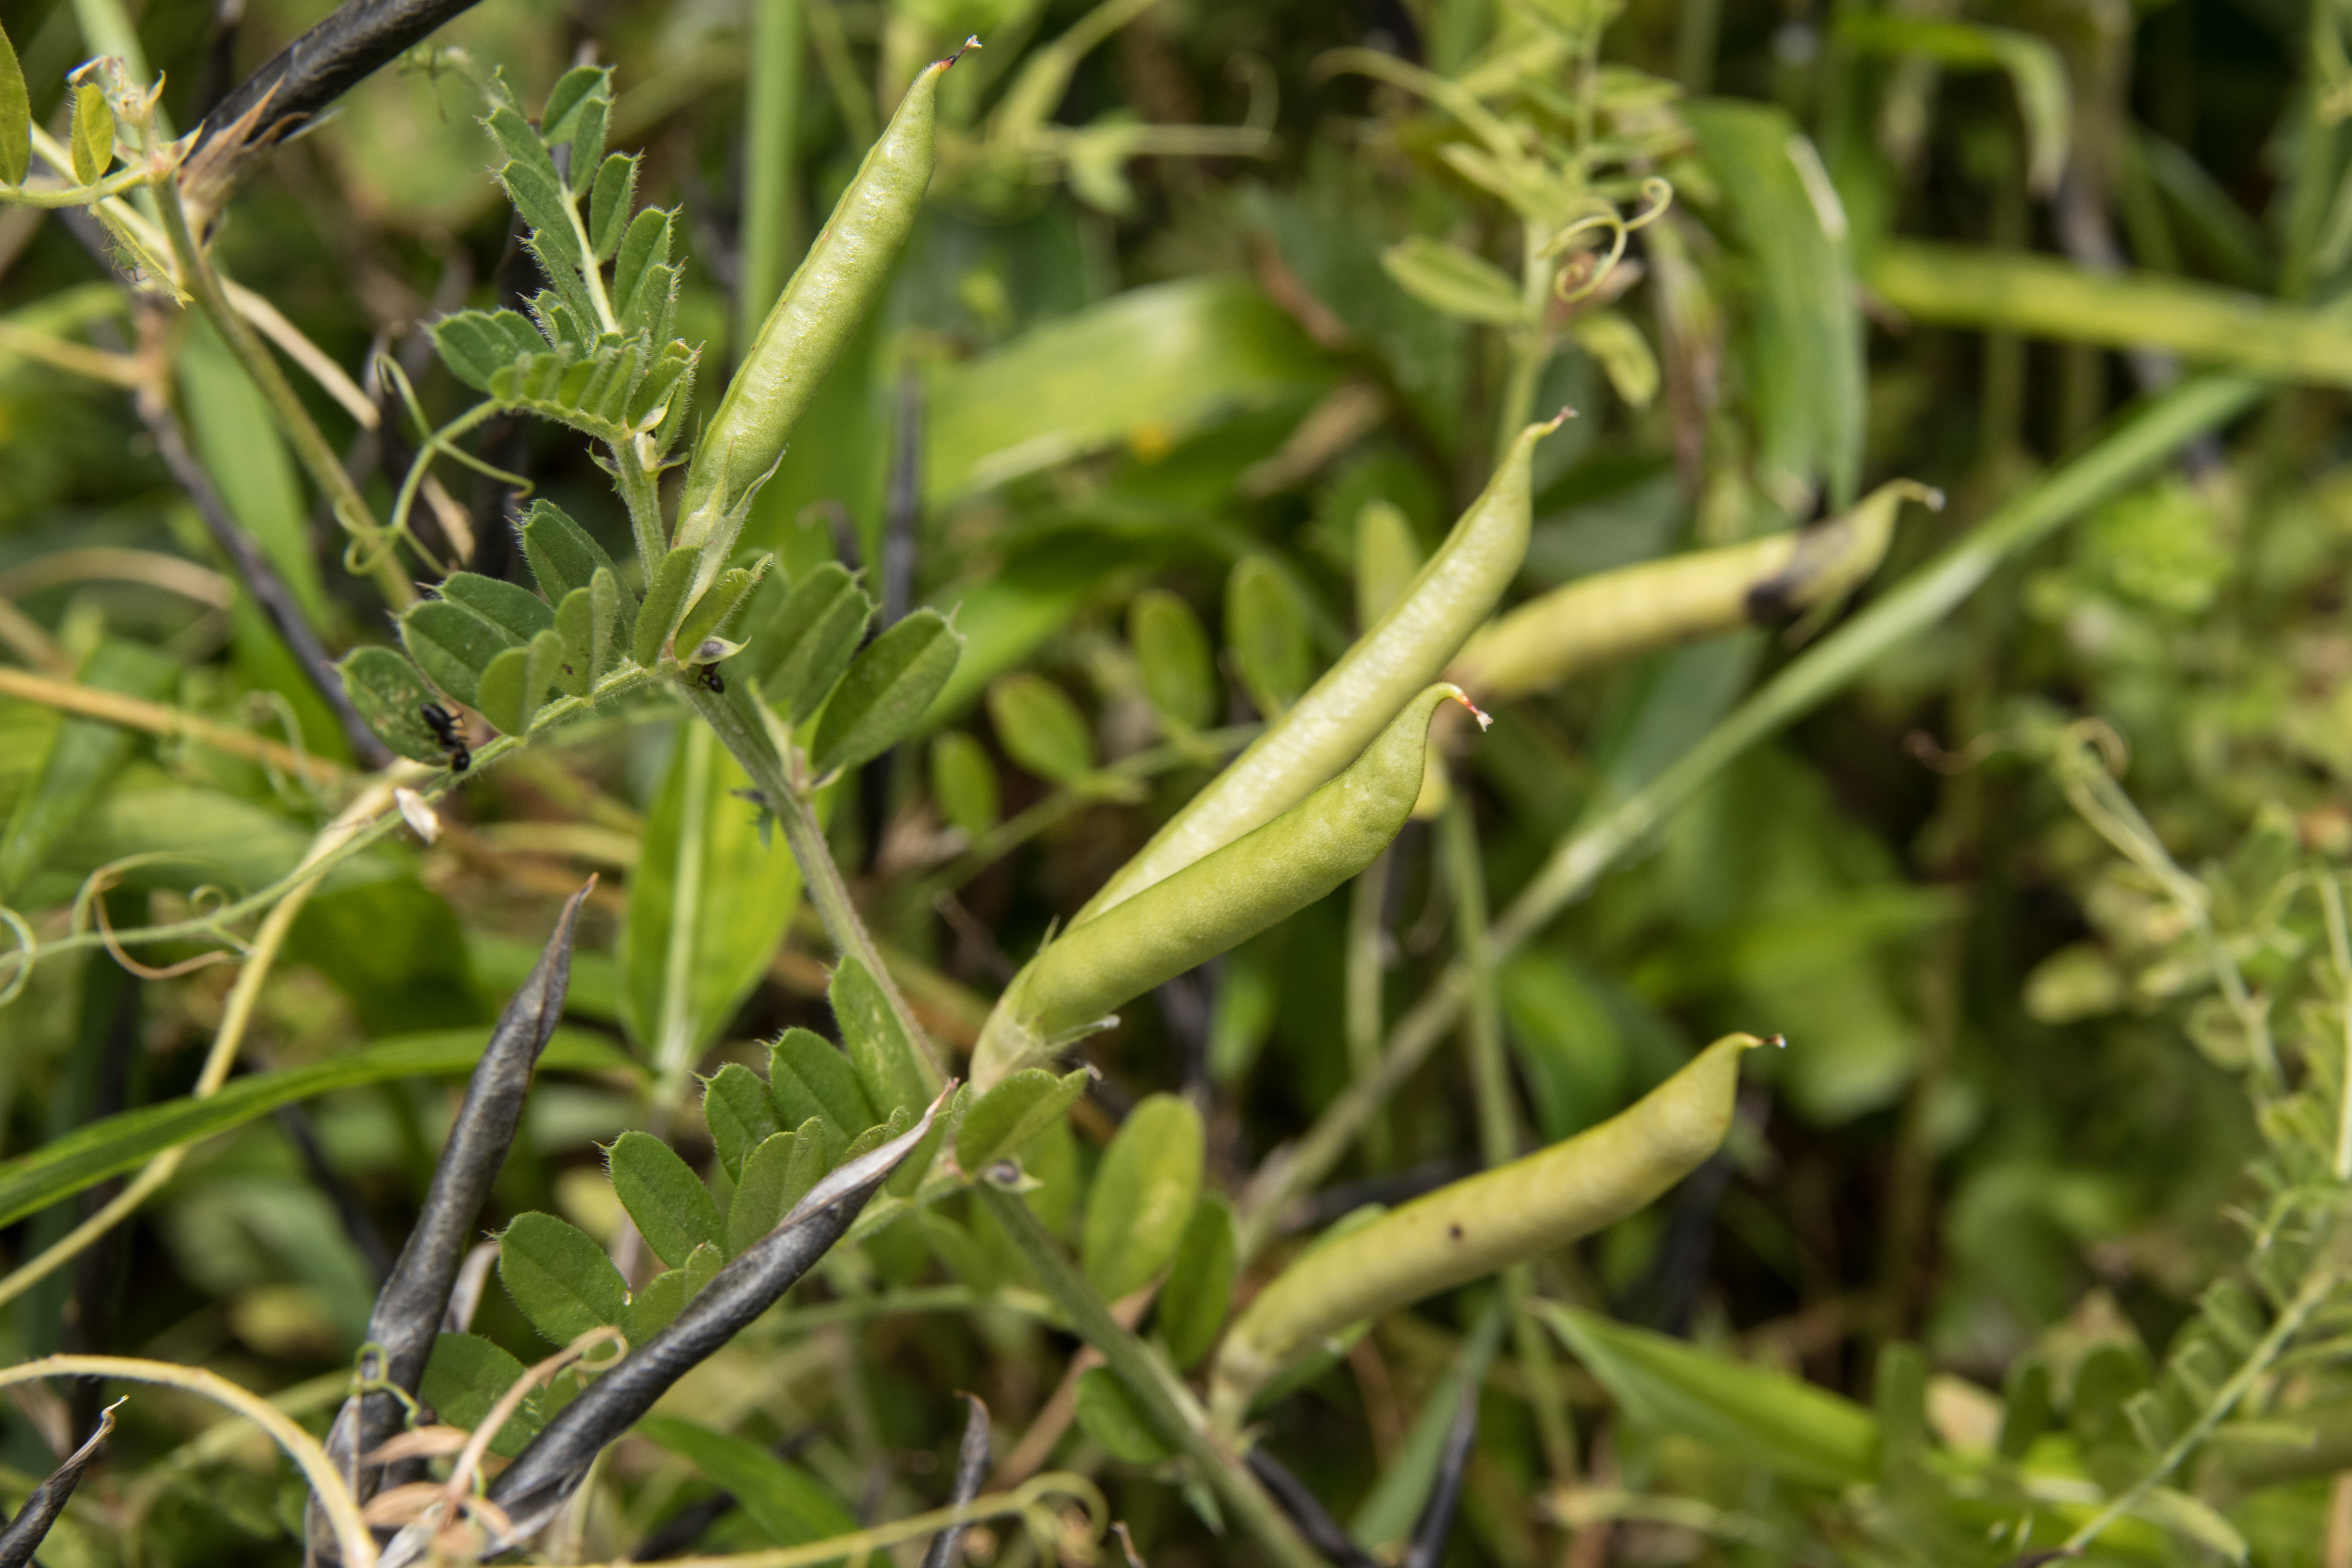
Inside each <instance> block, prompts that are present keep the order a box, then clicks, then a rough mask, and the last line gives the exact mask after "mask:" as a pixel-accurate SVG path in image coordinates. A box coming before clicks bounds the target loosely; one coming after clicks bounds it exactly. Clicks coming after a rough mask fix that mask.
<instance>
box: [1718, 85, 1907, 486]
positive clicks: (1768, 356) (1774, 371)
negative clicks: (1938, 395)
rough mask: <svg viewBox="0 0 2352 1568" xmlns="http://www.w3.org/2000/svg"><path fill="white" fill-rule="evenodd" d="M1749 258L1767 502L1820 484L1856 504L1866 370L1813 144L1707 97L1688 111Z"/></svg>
mask: <svg viewBox="0 0 2352 1568" xmlns="http://www.w3.org/2000/svg"><path fill="white" fill-rule="evenodd" d="M1683 112H1684V116H1685V118H1686V119H1687V120H1689V121H1690V126H1691V129H1692V130H1693V131H1696V133H1697V135H1698V144H1699V148H1700V151H1701V152H1704V153H1705V154H1706V161H1707V162H1708V164H1709V165H1710V166H1711V167H1712V168H1713V169H1714V171H1715V174H1716V178H1717V181H1718V182H1719V183H1721V185H1722V188H1723V193H1724V196H1725V199H1726V200H1727V203H1728V204H1729V205H1730V208H1731V212H1732V214H1733V216H1734V217H1735V218H1736V219H1737V220H1738V228H1739V232H1740V235H1741V237H1742V238H1743V240H1744V241H1745V243H1746V245H1747V247H1748V252H1749V254H1750V255H1752V256H1754V257H1755V258H1756V270H1755V276H1756V277H1757V278H1758V279H1759V282H1760V284H1761V287H1759V290H1758V292H1757V296H1756V307H1755V319H1754V323H1753V328H1754V339H1753V343H1752V349H1751V352H1750V353H1749V355H1748V359H1747V361H1746V362H1747V364H1748V366H1749V367H1750V371H1751V373H1752V374H1753V375H1754V376H1755V377H1756V378H1757V385H1756V402H1757V405H1758V417H1759V423H1760V424H1761V426H1762V430H1761V434H1762V442H1763V450H1762V453H1761V456H1762V458H1763V462H1764V465H1765V467H1766V469H1767V470H1768V483H1769V487H1770V488H1771V489H1772V490H1773V491H1774V495H1773V499H1774V500H1775V501H1777V502H1779V503H1780V506H1781V507H1782V508H1783V509H1784V510H1788V511H1790V512H1798V511H1802V510H1804V509H1806V508H1805V507H1802V506H1801V505H1799V504H1797V503H1801V501H1802V500H1803V499H1804V497H1805V496H1806V495H1807V493H1809V492H1810V491H1811V487H1812V486H1813V484H1814V483H1815V481H1816V479H1817V478H1819V477H1820V476H1824V475H1825V476H1827V478H1828V482H1829V493H1830V504H1831V505H1832V506H1833V507H1836V508H1837V509H1839V510H1840V511H1843V510H1844V509H1845V508H1846V507H1849V506H1852V505H1853V498H1854V493H1855V489H1856V487H1857V486H1859V484H1860V483H1861V477H1862V442H1863V434H1864V432H1863V415H1864V397H1865V388H1866V371H1865V370H1864V363H1863V340H1862V318H1861V315H1860V312H1859V310H1858V309H1857V308H1856V306H1855V304H1854V279H1853V265H1852V262H1851V259H1850V257H1849V256H1848V255H1847V249H1846V233H1845V214H1844V212H1843V209H1842V208H1841V207H1840V206H1839V205H1838V199H1837V193H1836V192H1835V191H1834V190H1833V189H1832V188H1831V185H1830V183H1829V176H1828V175H1827V174H1826V173H1825V172H1822V163H1821V158H1820V155H1819V154H1818V153H1816V152H1814V151H1813V145H1812V143H1811V142H1810V141H1806V140H1805V139H1804V137H1803V136H1802V135H1801V133H1800V132H1799V131H1798V130H1797V127H1796V124H1795V122H1794V121H1792V120H1790V118H1789V116H1788V114H1787V113H1786V112H1785V111H1784V110H1780V109H1778V108H1774V107H1772V106H1769V105H1766V104H1757V103H1735V102H1732V101H1730V100H1728V99H1705V100H1703V101H1700V102H1696V103H1692V104H1688V105H1685V108H1684V110H1683Z"/></svg>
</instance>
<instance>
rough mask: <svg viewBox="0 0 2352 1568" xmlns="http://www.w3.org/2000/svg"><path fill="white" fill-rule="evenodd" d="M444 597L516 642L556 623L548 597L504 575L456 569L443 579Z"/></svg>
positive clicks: (525, 640) (523, 640)
mask: <svg viewBox="0 0 2352 1568" xmlns="http://www.w3.org/2000/svg"><path fill="white" fill-rule="evenodd" d="M441 597H442V598H443V599H444V600H446V601H448V602H450V603H452V604H460V605H463V606H465V608H467V610H470V611H472V612H474V613H475V614H477V615H478V616H480V617H481V618H482V619H483V620H485V621H487V622H489V623H490V624H491V625H493V626H496V627H497V628H499V631H501V632H504V633H505V634H506V636H507V638H508V639H509V641H510V642H513V643H529V642H530V640H531V639H532V638H533V637H536V636H538V635H539V634H540V633H541V632H545V631H547V630H549V629H551V627H553V626H554V624H555V612H554V611H553V610H551V608H549V606H548V603H547V601H545V600H543V599H541V598H540V596H539V595H538V594H536V593H533V592H532V591H530V590H529V589H528V588H518V587H516V586H515V585H514V584H513V583H511V582H509V581H507V580H505V579H503V578H497V577H484V576H482V575H481V574H480V573H479V572H472V571H453V572H451V573H450V574H449V575H448V576H447V577H445V578H443V579H442V580H441Z"/></svg>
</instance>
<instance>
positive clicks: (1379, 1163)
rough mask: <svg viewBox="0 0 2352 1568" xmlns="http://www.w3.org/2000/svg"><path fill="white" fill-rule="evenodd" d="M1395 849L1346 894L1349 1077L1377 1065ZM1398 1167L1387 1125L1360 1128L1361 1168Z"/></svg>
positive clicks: (1377, 1122) (1382, 1120)
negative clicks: (1385, 921) (1384, 923)
mask: <svg viewBox="0 0 2352 1568" xmlns="http://www.w3.org/2000/svg"><path fill="white" fill-rule="evenodd" d="M1395 859H1396V848H1395V846H1394V845H1391V846H1390V847H1389V848H1387V849H1385V850H1382V851H1381V854H1380V858H1379V859H1378V860H1375V861H1374V862H1372V863H1371V864H1370V865H1368V866H1366V867H1365V868H1364V870H1363V873H1362V874H1361V875H1360V876H1358V877H1357V878H1356V880H1355V882H1354V883H1352V884H1351V885H1350V886H1349V889H1348V973H1347V995H1346V997H1345V998H1343V1006H1344V1008H1345V1009H1346V1014H1347V1017H1346V1023H1347V1031H1348V1071H1349V1074H1350V1075H1351V1076H1353V1077H1356V1078H1362V1077H1365V1076H1367V1075H1368V1074H1370V1073H1371V1072H1372V1071H1376V1070H1377V1069H1378V1068H1379V1067H1380V1064H1381V978H1382V976H1383V972H1384V970H1385V968H1386V967H1387V966H1386V965H1385V963H1384V962H1383V954H1382V952H1381V948H1382V946H1384V937H1385V936H1386V933H1385V932H1383V931H1382V930H1381V915H1382V913H1383V912H1384V911H1385V909H1386V907H1387V904H1388V896H1389V873H1390V870H1391V866H1392V865H1393V863H1394V862H1395ZM1395 1163H1396V1147H1395V1143H1394V1140H1392V1139H1391V1137H1390V1135H1389V1124H1388V1119H1387V1118H1386V1117H1385V1116H1382V1115H1380V1114H1378V1113H1375V1114H1374V1115H1373V1116H1372V1117H1371V1118H1370V1120H1369V1121H1367V1122H1366V1123H1365V1124H1364V1164H1365V1165H1366V1166H1370V1168H1371V1169H1373V1170H1386V1169H1388V1168H1389V1167H1390V1166H1392V1165H1394V1164H1395Z"/></svg>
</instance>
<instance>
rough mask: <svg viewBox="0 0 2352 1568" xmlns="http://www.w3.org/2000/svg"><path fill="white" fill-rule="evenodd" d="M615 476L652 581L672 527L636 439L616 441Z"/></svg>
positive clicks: (655, 482)
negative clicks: (664, 519) (639, 454)
mask: <svg viewBox="0 0 2352 1568" xmlns="http://www.w3.org/2000/svg"><path fill="white" fill-rule="evenodd" d="M613 477H614V483H615V484H616V485H617V486H619V488H620V492H621V499H622V501H623V502H625V504H626V505H627V507H628V508H629V533H630V537H631V538H634V539H635V541H636V546H637V559H638V560H640V561H641V562H643V563H644V564H645V569H646V580H647V581H649V582H650V581H651V580H653V570H654V565H655V563H656V562H657V561H659V560H660V559H661V558H662V557H663V556H664V555H666V554H667V553H668V550H669V530H668V529H667V528H664V527H663V526H662V512H661V486H660V483H659V481H658V480H657V479H656V477H655V476H654V475H653V474H651V473H649V472H647V470H646V465H645V464H644V463H642V462H641V461H639V460H638V457H637V450H636V444H635V442H634V441H621V442H615V443H614V444H613ZM745 766H746V767H749V766H750V764H748V763H746V764H745ZM754 777H757V775H756V774H755V775H754Z"/></svg>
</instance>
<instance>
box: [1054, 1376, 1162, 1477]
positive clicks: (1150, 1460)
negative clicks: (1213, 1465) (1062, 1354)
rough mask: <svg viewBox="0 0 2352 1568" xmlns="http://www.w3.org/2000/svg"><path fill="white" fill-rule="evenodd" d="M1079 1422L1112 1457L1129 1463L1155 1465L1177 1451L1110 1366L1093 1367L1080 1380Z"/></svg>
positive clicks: (1089, 1435)
mask: <svg viewBox="0 0 2352 1568" xmlns="http://www.w3.org/2000/svg"><path fill="white" fill-rule="evenodd" d="M1078 1425H1079V1426H1080V1427H1083V1428H1085V1430H1086V1434H1087V1437H1092V1438H1093V1439H1094V1440H1095V1441H1096V1442H1097V1443H1100V1444H1101V1445H1102V1446H1103V1448H1104V1449H1105V1450H1106V1451H1108V1453H1109V1455H1110V1457H1111V1458H1114V1459H1118V1460H1121V1461H1123V1462H1124V1463H1127V1464H1130V1465H1156V1464H1159V1463H1160V1461H1161V1460H1163V1459H1167V1458H1171V1457H1173V1455H1174V1454H1175V1452H1176V1450H1175V1449H1173V1448H1170V1447H1169V1446H1168V1442H1167V1440H1166V1439H1165V1438H1163V1437H1160V1434H1159V1432H1157V1431H1156V1430H1154V1429H1153V1427H1152V1425H1151V1418H1150V1416H1146V1415H1145V1414H1144V1413H1143V1407H1142V1406H1141V1405H1140V1404H1139V1403H1138V1402H1137V1400H1136V1397H1135V1396H1134V1395H1132V1394H1129V1392H1128V1391H1127V1385H1126V1384H1124V1383H1122V1382H1120V1381H1119V1376H1118V1373H1116V1372H1113V1371H1112V1370H1111V1369H1110V1368H1109V1367H1108V1366H1097V1367H1093V1368H1090V1369H1089V1370H1088V1371H1087V1374H1086V1375H1085V1376H1083V1377H1081V1378H1079V1379H1078Z"/></svg>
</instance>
